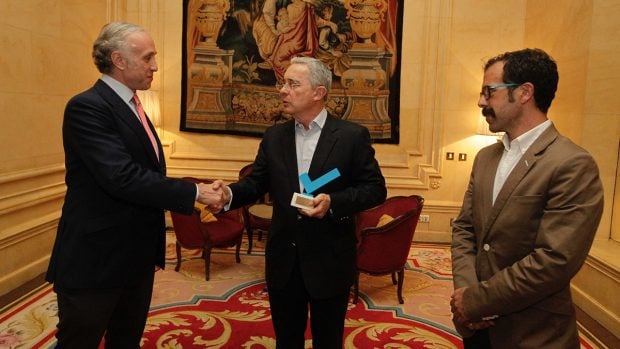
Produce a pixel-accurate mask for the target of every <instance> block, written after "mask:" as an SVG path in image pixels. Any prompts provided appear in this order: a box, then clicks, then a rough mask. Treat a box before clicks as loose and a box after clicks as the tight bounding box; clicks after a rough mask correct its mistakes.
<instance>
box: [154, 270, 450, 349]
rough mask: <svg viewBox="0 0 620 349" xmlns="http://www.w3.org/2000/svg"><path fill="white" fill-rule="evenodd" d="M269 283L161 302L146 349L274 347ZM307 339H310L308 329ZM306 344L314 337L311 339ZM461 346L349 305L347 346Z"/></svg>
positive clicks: (389, 315)
mask: <svg viewBox="0 0 620 349" xmlns="http://www.w3.org/2000/svg"><path fill="white" fill-rule="evenodd" d="M264 287H265V284H264V283H262V282H260V283H255V284H250V285H248V286H246V287H242V288H240V289H237V290H235V291H234V292H232V293H231V294H230V295H228V296H227V297H226V298H225V299H221V300H217V299H209V298H213V297H204V298H202V297H197V298H196V299H194V300H193V301H192V302H191V304H179V305H172V306H163V307H162V308H161V309H156V310H152V311H151V313H150V314H149V320H148V323H147V328H146V330H145V333H144V336H143V341H142V347H143V348H207V347H212V346H213V347H221V346H223V347H226V348H248V349H253V348H271V347H274V346H275V340H274V334H273V328H272V326H271V316H270V312H269V302H268V298H267V294H266V293H265V292H263V290H264ZM306 337H307V338H310V336H309V333H307V336H306ZM307 347H308V348H310V347H311V340H310V339H307ZM373 347H383V348H412V349H413V348H460V347H462V344H461V340H460V338H458V337H457V336H455V335H453V334H451V333H448V332H447V331H445V330H442V329H439V328H437V327H434V326H431V325H428V324H426V323H424V322H422V321H418V320H415V319H412V318H407V317H403V316H399V315H398V314H397V312H396V311H395V310H393V309H388V310H383V309H369V307H368V305H367V304H366V303H365V302H363V301H360V302H358V304H357V305H353V304H350V307H349V311H348V312H347V319H346V322H345V348H373Z"/></svg>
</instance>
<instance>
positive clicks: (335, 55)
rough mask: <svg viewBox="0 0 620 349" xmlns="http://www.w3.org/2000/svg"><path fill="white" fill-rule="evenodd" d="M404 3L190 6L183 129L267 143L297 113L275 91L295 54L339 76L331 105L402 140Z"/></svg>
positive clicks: (235, 0)
mask: <svg viewBox="0 0 620 349" xmlns="http://www.w3.org/2000/svg"><path fill="white" fill-rule="evenodd" d="M403 2H404V1H403V0H343V1H340V0H183V59H182V61H183V67H182V99H181V100H182V102H181V104H182V105H181V130H182V131H195V132H210V133H226V134H238V135H247V136H255V137H260V136H262V134H263V132H264V131H265V129H266V128H267V127H269V126H271V125H273V124H275V123H278V122H283V121H286V120H288V119H290V118H291V116H289V115H286V114H283V113H282V111H281V110H280V97H279V92H278V91H277V90H276V89H275V84H276V82H277V81H278V80H280V79H282V76H283V75H284V72H285V70H286V68H287V67H288V65H289V64H290V59H291V58H292V57H295V56H312V57H316V58H317V59H320V60H321V61H323V62H324V63H325V64H326V65H328V66H329V68H330V69H331V71H332V73H333V83H332V90H331V93H330V94H329V99H328V101H327V103H326V107H327V109H328V111H329V112H330V113H332V114H333V115H335V116H337V117H340V118H342V119H347V120H349V121H353V122H356V123H359V124H362V125H364V126H366V127H367V128H368V130H369V131H370V134H371V137H372V138H373V141H375V142H380V143H398V140H399V130H398V126H399V115H398V114H399V104H400V100H399V98H400V95H399V93H400V57H401V54H400V47H401V38H402V11H403Z"/></svg>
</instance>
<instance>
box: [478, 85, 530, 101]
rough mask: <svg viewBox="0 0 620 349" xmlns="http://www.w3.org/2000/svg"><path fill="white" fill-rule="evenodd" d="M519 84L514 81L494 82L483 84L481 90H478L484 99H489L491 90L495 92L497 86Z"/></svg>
mask: <svg viewBox="0 0 620 349" xmlns="http://www.w3.org/2000/svg"><path fill="white" fill-rule="evenodd" d="M519 85H521V84H515V83H509V84H495V85H484V86H482V91H480V95H481V96H484V99H487V100H488V99H489V98H491V95H492V94H493V92H495V90H497V89H498V88H501V87H514V86H519Z"/></svg>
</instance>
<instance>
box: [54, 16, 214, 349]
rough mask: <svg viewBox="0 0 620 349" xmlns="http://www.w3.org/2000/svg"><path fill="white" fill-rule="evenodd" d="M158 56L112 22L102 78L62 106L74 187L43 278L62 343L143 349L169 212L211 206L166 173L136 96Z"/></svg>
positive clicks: (145, 40) (106, 30) (99, 54)
mask: <svg viewBox="0 0 620 349" xmlns="http://www.w3.org/2000/svg"><path fill="white" fill-rule="evenodd" d="M155 54H156V51H155V45H154V43H153V40H152V39H151V37H150V36H149V35H148V34H147V33H146V32H145V31H144V29H142V28H141V27H138V26H136V25H133V24H130V23H120V22H114V23H110V24H107V25H106V26H104V27H103V29H102V30H101V33H100V34H99V37H98V38H97V40H96V41H95V43H94V45H93V58H94V61H95V64H96V65H97V68H98V69H99V71H100V72H101V73H102V74H103V75H102V77H101V79H99V80H97V82H96V83H95V85H94V86H93V87H92V88H90V89H88V90H87V91H84V92H82V93H80V94H78V95H77V96H75V97H73V98H72V99H71V100H70V101H69V102H68V103H67V107H66V109H65V114H64V121H63V128H62V134H63V144H64V150H65V167H66V176H65V182H66V184H67V193H66V196H65V202H64V205H63V208H62V216H61V217H60V222H59V224H58V232H57V235H56V242H55V243H54V249H53V251H52V256H51V260H50V264H49V269H48V271H47V276H46V280H47V281H49V282H52V283H54V291H55V292H56V294H57V298H58V317H59V323H58V326H57V327H58V332H57V334H56V337H57V339H58V344H57V347H56V348H58V349H65V348H79V349H89V348H93V349H94V348H97V347H99V343H100V341H101V338H102V337H103V336H104V334H105V347H106V348H115V349H117V348H138V347H139V345H140V338H141V336H142V331H143V330H144V325H145V323H146V316H147V313H148V310H149V305H150V301H151V293H152V288H153V277H154V272H155V270H156V269H157V268H163V267H164V252H165V222H164V209H168V210H172V211H177V212H183V213H191V212H192V209H193V207H194V200H196V199H199V200H200V201H202V202H203V203H205V204H208V203H212V201H209V200H208V198H209V197H208V194H209V190H210V186H209V185H205V184H199V185H195V184H193V183H189V182H185V181H182V180H179V179H173V178H168V177H166V163H165V158H164V156H163V149H162V147H161V143H160V142H159V138H158V137H157V134H156V133H155V129H154V128H153V125H152V124H151V123H150V121H149V120H148V118H147V116H146V114H145V113H144V111H143V109H142V108H141V107H140V108H138V104H137V101H135V102H134V98H135V93H136V90H146V89H149V88H150V87H151V82H152V81H153V74H154V73H155V72H156V71H157V63H156V61H155ZM212 194H213V193H212ZM211 199H213V200H215V199H218V200H221V198H219V197H217V195H215V196H214V197H212V198H211Z"/></svg>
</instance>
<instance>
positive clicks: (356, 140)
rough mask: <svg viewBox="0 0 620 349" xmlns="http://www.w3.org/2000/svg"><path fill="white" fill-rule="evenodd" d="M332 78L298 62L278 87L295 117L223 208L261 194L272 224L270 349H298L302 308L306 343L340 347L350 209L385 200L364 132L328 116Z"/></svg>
mask: <svg viewBox="0 0 620 349" xmlns="http://www.w3.org/2000/svg"><path fill="white" fill-rule="evenodd" d="M330 87H331V72H330V71H329V70H328V69H327V67H326V66H325V65H324V64H323V63H321V62H320V61H319V60H316V59H314V58H307V57H304V58H302V57H298V58H294V59H292V60H291V65H290V66H289V67H288V69H287V70H286V73H285V75H284V84H283V85H280V86H279V91H280V97H281V99H282V103H283V110H284V112H285V113H287V114H290V115H292V116H293V117H294V120H291V121H288V122H285V123H283V124H279V125H276V126H273V127H271V128H269V129H268V130H267V131H266V132H265V135H264V137H263V140H262V142H261V144H260V148H259V150H258V154H257V156H256V159H255V160H254V164H253V168H252V173H251V174H250V175H249V176H248V177H246V178H245V179H243V180H241V181H240V182H239V183H234V184H231V185H230V189H229V190H230V191H231V193H232V201H231V203H230V205H231V207H239V206H242V205H244V204H248V203H250V202H254V201H256V200H257V199H258V198H259V197H260V196H261V195H263V194H264V193H266V192H269V194H270V196H271V198H272V200H273V218H272V221H271V226H270V229H269V236H268V240H267V244H266V251H265V255H266V276H267V286H268V290H269V302H270V306H271V314H272V319H273V325H274V329H275V333H276V342H277V348H286V349H296V348H300V349H301V348H304V332H305V329H306V323H307V321H308V306H309V308H310V323H311V329H312V342H313V347H314V348H317V349H325V348H341V347H342V337H343V332H344V319H345V314H346V311H347V304H348V297H349V289H350V287H351V285H352V284H353V278H354V275H355V255H356V251H355V245H356V239H355V233H354V221H353V218H354V215H355V213H356V212H358V211H361V210H364V209H367V208H370V207H373V206H376V205H377V204H379V203H381V202H383V201H384V200H385V197H386V188H385V181H384V178H383V176H382V175H381V170H380V168H379V165H378V163H377V161H376V160H375V157H374V149H373V148H372V147H371V144H370V135H369V133H368V130H367V129H366V128H364V127H362V126H360V125H357V124H354V123H351V122H347V121H343V120H340V119H336V118H334V117H331V116H329V115H328V114H327V111H326V110H325V108H324V105H325V99H326V98H327V94H328V92H329V89H330ZM333 169H338V171H339V172H340V177H338V178H336V179H335V180H333V181H331V182H329V183H328V184H326V185H325V186H323V187H321V188H319V189H318V191H316V192H313V193H312V194H314V198H313V199H312V204H311V207H310V208H308V209H298V208H296V207H293V206H291V198H292V197H293V193H295V192H297V193H300V192H302V189H303V184H302V183H301V182H300V178H299V176H300V174H302V173H306V172H307V173H308V174H309V177H310V178H311V179H312V180H315V179H317V178H318V177H320V176H322V175H323V174H325V173H327V172H328V171H331V170H333Z"/></svg>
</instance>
